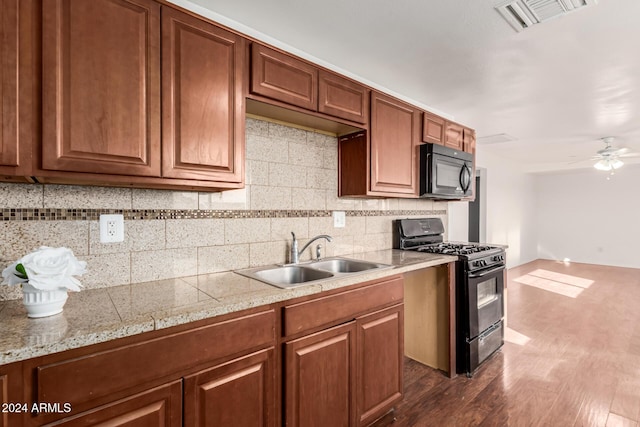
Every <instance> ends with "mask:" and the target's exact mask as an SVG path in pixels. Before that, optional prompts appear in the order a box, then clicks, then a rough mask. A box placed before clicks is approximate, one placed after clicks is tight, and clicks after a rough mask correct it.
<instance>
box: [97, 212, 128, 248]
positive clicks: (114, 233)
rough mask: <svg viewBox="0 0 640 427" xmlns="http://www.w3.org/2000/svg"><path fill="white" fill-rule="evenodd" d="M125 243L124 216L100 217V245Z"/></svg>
mask: <svg viewBox="0 0 640 427" xmlns="http://www.w3.org/2000/svg"><path fill="white" fill-rule="evenodd" d="M118 242H124V216H123V215H120V214H114V215H100V243H118Z"/></svg>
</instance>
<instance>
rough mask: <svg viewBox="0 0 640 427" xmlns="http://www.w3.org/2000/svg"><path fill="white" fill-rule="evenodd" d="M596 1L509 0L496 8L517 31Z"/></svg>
mask: <svg viewBox="0 0 640 427" xmlns="http://www.w3.org/2000/svg"><path fill="white" fill-rule="evenodd" d="M596 3H597V0H508V1H505V2H500V3H499V4H497V5H496V6H495V8H496V10H497V11H498V12H500V14H501V15H502V17H503V18H504V19H506V20H507V22H508V23H509V24H510V25H511V26H512V27H513V28H514V29H515V30H516V31H522V30H524V29H526V28H529V27H530V26H532V25H535V24H539V23H541V22H544V21H547V20H549V19H552V18H555V17H558V16H562V15H566V14H567V13H569V12H573V11H574V10H578V9H581V8H583V7H585V6H591V5H593V4H596Z"/></svg>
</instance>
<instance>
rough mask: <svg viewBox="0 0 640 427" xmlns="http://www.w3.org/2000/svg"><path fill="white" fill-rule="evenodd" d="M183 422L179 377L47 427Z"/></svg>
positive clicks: (120, 426) (172, 424) (176, 425)
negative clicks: (168, 382) (163, 384)
mask: <svg viewBox="0 0 640 427" xmlns="http://www.w3.org/2000/svg"><path fill="white" fill-rule="evenodd" d="M71 409H73V408H71ZM181 424H182V382H181V381H179V380H178V381H174V382H172V383H171V384H167V385H165V386H160V387H157V388H154V389H152V390H149V391H145V392H142V393H139V394H136V395H135V396H131V397H127V398H124V399H121V400H118V401H116V402H113V403H109V404H107V405H104V406H100V407H99V408H96V409H94V410H91V411H87V412H85V413H82V414H79V415H77V416H75V417H72V418H68V419H64V420H62V421H59V422H55V423H53V424H46V425H45V427H49V426H64V427H89V426H96V425H109V426H112V427H125V426H133V425H136V426H166V427H179V426H180V425H181Z"/></svg>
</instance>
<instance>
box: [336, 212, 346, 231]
mask: <svg viewBox="0 0 640 427" xmlns="http://www.w3.org/2000/svg"><path fill="white" fill-rule="evenodd" d="M346 224H347V218H346V216H345V213H344V211H333V228H344V226H345V225H346Z"/></svg>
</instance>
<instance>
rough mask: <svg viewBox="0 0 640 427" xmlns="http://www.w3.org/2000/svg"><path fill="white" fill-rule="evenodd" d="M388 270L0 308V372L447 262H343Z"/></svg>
mask: <svg viewBox="0 0 640 427" xmlns="http://www.w3.org/2000/svg"><path fill="white" fill-rule="evenodd" d="M345 257H346V258H352V259H362V260H367V261H371V262H378V263H383V264H391V265H393V266H394V268H391V269H384V270H377V271H372V272H366V273H358V274H353V275H347V276H342V277H339V278H332V279H326V280H323V281H319V282H314V283H312V284H308V285H303V286H299V287H296V288H291V289H280V288H276V287H274V286H271V285H268V284H266V283H262V282H260V281H257V280H254V279H250V278H247V277H244V276H241V275H239V274H237V273H234V272H224V273H215V274H206V275H200V276H190V277H183V278H178V279H170V280H159V281H153V282H145V283H137V284H131V285H124V286H116V287H111V288H103V289H92V290H85V291H82V292H77V293H76V292H70V293H69V299H68V300H67V303H66V305H65V308H64V311H63V312H62V313H61V314H58V315H55V316H51V317H46V318H42V319H29V318H27V314H26V310H25V309H24V307H23V305H22V301H21V300H15V301H4V302H0V324H1V325H2V337H0V365H4V364H8V363H12V362H17V361H20V360H25V359H29V358H32V357H37V356H43V355H47V354H51V353H56V352H61V351H65V350H70V349H73V348H78V347H83V346H87V345H91V344H97V343H101V342H105V341H110V340H113V339H117V338H122V337H126V336H131V335H136V334H140V333H143V332H148V331H153V330H158V329H164V328H169V327H171V326H176V325H181V324H184V323H188V322H193V321H196V320H201V319H207V318H211V317H215V316H219V315H222V314H228V313H233V312H236V311H240V310H244V309H247V308H252V307H258V306H261V305H268V304H272V303H276V302H281V301H286V300H288V299H292V298H297V297H301V296H305V295H312V294H316V293H319V292H322V291H326V290H330V289H337V288H340V287H343V286H349V285H353V284H356V283H361V282H365V281H368V280H373V279H378V278H383V277H386V276H391V275H395V274H401V273H405V272H408V271H412V270H418V269H421V268H427V267H432V266H436V265H440V264H446V263H449V262H451V261H455V260H456V259H457V258H456V257H454V256H448V255H437V254H426V253H420V252H412V251H399V250H393V249H389V250H383V251H377V252H367V253H364V254H355V255H348V256H345Z"/></svg>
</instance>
